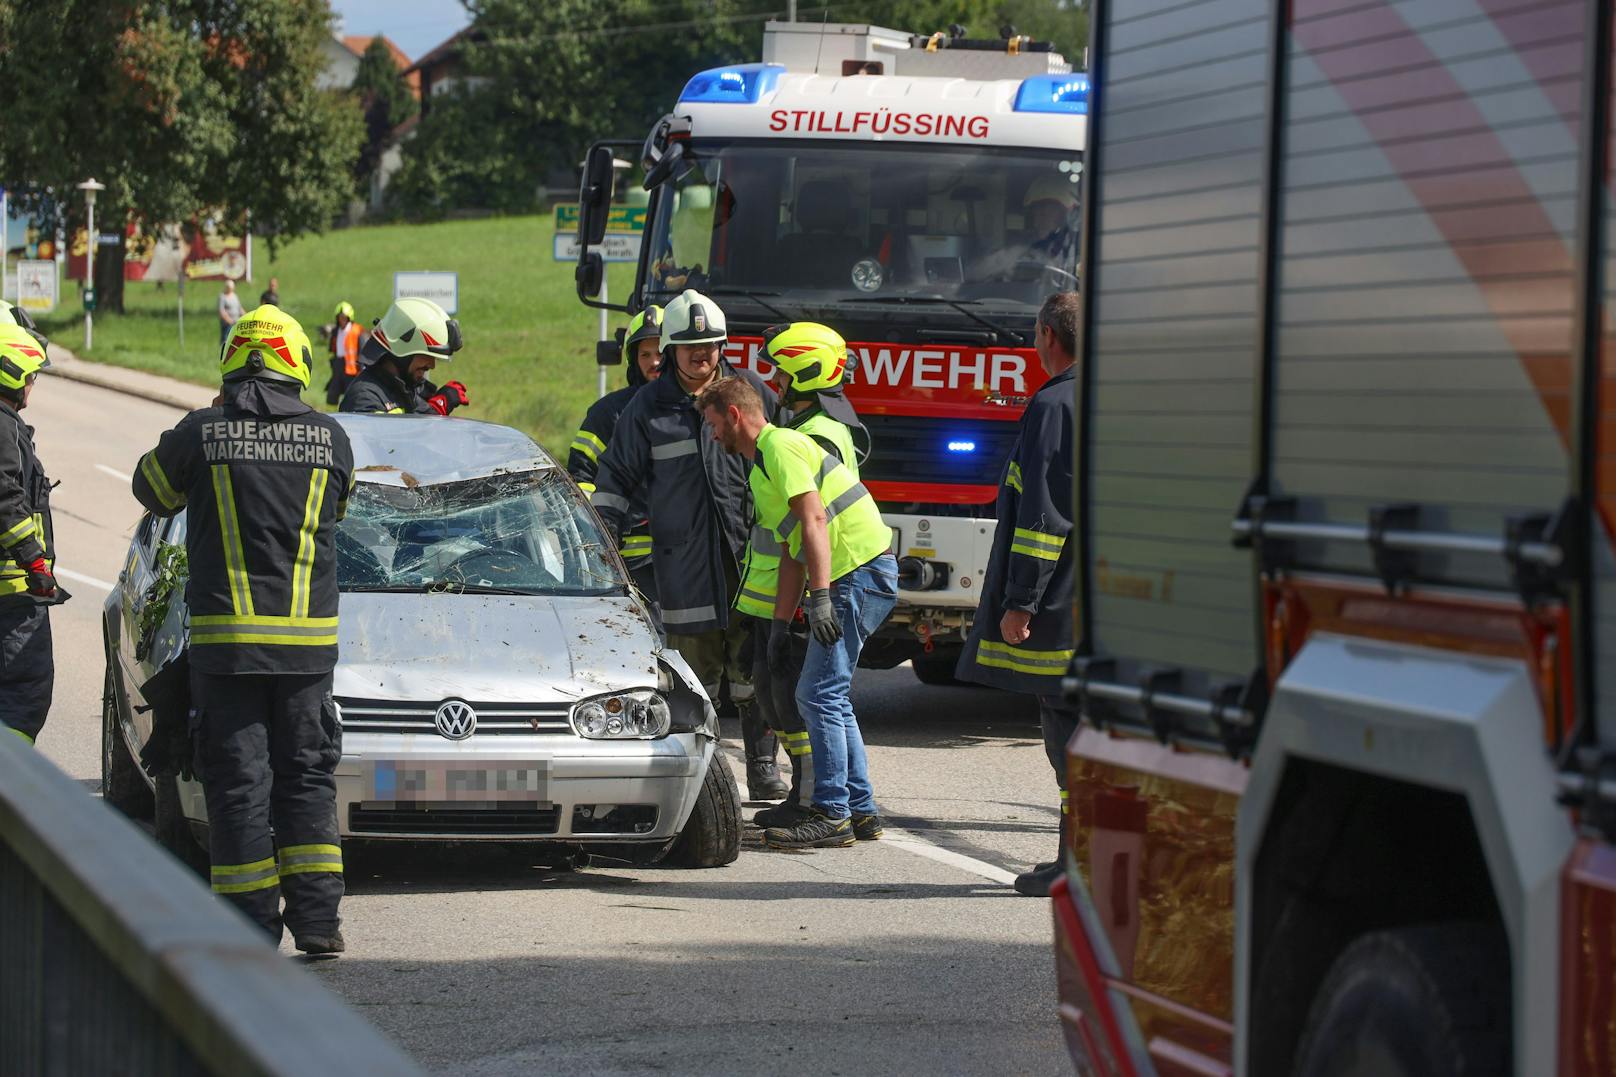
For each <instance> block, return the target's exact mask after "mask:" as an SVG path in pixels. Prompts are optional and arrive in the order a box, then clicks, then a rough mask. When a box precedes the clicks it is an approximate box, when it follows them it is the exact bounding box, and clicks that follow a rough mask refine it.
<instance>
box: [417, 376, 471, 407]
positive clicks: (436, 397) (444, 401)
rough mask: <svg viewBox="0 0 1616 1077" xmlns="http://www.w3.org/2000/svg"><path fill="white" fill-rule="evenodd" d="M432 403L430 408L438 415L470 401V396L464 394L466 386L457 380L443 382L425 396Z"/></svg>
mask: <svg viewBox="0 0 1616 1077" xmlns="http://www.w3.org/2000/svg"><path fill="white" fill-rule="evenodd" d="M426 402H427V403H428V404H431V405H432V410H433V411H435V412H437V413H438V414H439V415H447V414H449V413H450V412H451V411H453V410H454V409H456V408H459V407H464V406H465V405H467V404H469V403H471V397H470V396H468V395H467V394H466V387H465V386H464V385H461V384H460V383H459V382H457V381H451V382H445V383H444V384H443V385H442V386H441V387H440V388H439V389H438V391H437V392H436V393H435V394H433V395H432V396H429V397H427V398H426Z"/></svg>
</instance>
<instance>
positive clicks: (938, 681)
mask: <svg viewBox="0 0 1616 1077" xmlns="http://www.w3.org/2000/svg"><path fill="white" fill-rule="evenodd" d="M959 656H960V653H959V652H958V651H948V652H938V653H934V654H917V655H915V657H913V658H911V659H910V660H909V664H910V665H911V666H913V667H914V670H915V676H916V677H918V678H920V683H921V684H934V685H937V686H938V687H942V688H952V687H955V686H958V685H961V684H964V683H965V682H964V681H962V680H960V679H959V678H958V677H956V676H954V667H955V665H956V664H957V663H958V662H959Z"/></svg>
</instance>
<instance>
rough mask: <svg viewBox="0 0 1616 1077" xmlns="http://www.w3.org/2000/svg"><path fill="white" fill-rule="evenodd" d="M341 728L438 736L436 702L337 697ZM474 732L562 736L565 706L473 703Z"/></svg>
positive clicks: (565, 726) (566, 724) (565, 729)
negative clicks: (475, 719) (475, 715)
mask: <svg viewBox="0 0 1616 1077" xmlns="http://www.w3.org/2000/svg"><path fill="white" fill-rule="evenodd" d="M337 706H339V707H341V708H342V728H343V729H345V730H350V731H352V732H354V733H429V734H431V735H433V736H437V735H438V727H437V721H436V716H437V713H438V703H400V702H399V701H397V700H391V699H355V698H352V697H345V696H339V697H337ZM471 709H472V710H474V711H476V712H477V731H476V732H475V733H473V734H472V735H473V736H483V735H487V734H493V735H497V734H501V733H505V734H510V733H527V734H533V733H565V734H568V735H571V733H572V724H571V723H570V722H568V721H567V715H568V713H569V712H570V711H571V709H572V708H571V704H568V703H475V702H473V703H472V704H471Z"/></svg>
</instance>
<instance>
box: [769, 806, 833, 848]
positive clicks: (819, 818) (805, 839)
mask: <svg viewBox="0 0 1616 1077" xmlns="http://www.w3.org/2000/svg"><path fill="white" fill-rule="evenodd" d="M763 840H764V842H766V843H767V844H768V846H769V848H771V849H838V848H842V847H845V846H848V845H852V844H853V842H854V841H855V840H856V839H855V838H854V837H853V820H851V819H832V818H830V817H829V816H827V815H822V814H820V813H819V812H817V811H816V812H814V813H813V815H812V817H811V818H809V819H806V820H804V821H803V822H801V823H798V824H797V825H796V826H791V827H775V828H773V829H771V830H765V831H764V832H763Z"/></svg>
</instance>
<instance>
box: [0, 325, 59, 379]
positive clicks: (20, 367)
mask: <svg viewBox="0 0 1616 1077" xmlns="http://www.w3.org/2000/svg"><path fill="white" fill-rule="evenodd" d="M48 366H50V360H49V359H48V358H46V357H45V346H44V345H43V344H41V343H40V342H39V341H37V340H35V339H34V336H33V334H32V333H30V332H28V330H26V329H24V328H23V327H22V326H20V325H12V324H9V323H8V324H6V325H0V391H5V392H12V393H17V392H21V391H22V387H23V386H25V385H27V384H28V381H29V379H30V378H32V377H33V376H34V375H35V374H38V373H39V372H40V371H41V370H44V369H45V368H46V367H48Z"/></svg>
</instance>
